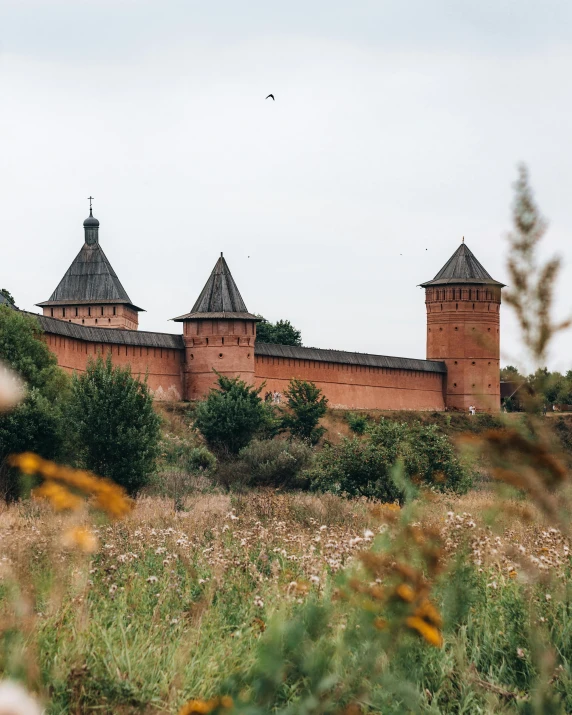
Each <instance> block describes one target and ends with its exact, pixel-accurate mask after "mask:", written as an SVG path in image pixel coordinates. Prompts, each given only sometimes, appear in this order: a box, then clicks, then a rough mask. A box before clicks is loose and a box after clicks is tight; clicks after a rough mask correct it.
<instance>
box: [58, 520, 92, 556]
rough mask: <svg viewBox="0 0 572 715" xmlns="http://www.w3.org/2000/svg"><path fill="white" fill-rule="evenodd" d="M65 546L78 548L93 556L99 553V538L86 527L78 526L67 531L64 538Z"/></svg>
mask: <svg viewBox="0 0 572 715" xmlns="http://www.w3.org/2000/svg"><path fill="white" fill-rule="evenodd" d="M63 542H64V546H68V547H71V546H77V547H79V549H80V550H81V551H84V552H85V553H86V554H93V553H94V552H95V551H97V537H96V536H95V534H94V533H93V532H92V531H90V530H89V529H86V528H85V527H81V526H76V527H74V528H73V529H70V530H69V531H66V533H65V534H64V537H63Z"/></svg>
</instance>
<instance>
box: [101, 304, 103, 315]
mask: <svg viewBox="0 0 572 715" xmlns="http://www.w3.org/2000/svg"><path fill="white" fill-rule="evenodd" d="M101 314H102V315H103V306H101Z"/></svg>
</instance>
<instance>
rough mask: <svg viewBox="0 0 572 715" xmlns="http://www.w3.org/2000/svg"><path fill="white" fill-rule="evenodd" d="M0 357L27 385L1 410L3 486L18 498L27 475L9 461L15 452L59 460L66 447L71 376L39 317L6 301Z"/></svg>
mask: <svg viewBox="0 0 572 715" xmlns="http://www.w3.org/2000/svg"><path fill="white" fill-rule="evenodd" d="M0 360H2V362H4V363H5V364H6V365H8V367H10V368H12V370H14V371H15V372H17V373H18V374H19V375H20V377H22V378H23V380H24V381H25V382H26V388H27V391H26V397H25V398H24V400H23V401H22V402H21V403H20V404H19V405H17V407H16V408H15V409H14V410H12V411H11V412H9V413H7V414H1V415H0V491H1V492H2V496H3V497H4V498H5V499H7V500H9V501H12V500H14V499H17V498H18V496H19V495H20V486H21V480H20V478H19V475H18V474H17V472H16V471H15V470H12V469H9V468H8V467H7V465H6V463H5V462H6V457H7V456H8V455H9V454H12V453H15V452H27V451H30V452H37V453H38V454H40V455H41V456H42V457H45V458H46V459H58V458H59V457H60V456H61V455H62V454H63V452H64V445H65V428H64V416H63V410H64V407H65V405H66V401H67V399H68V397H69V378H68V376H67V375H66V374H65V373H64V372H63V370H61V369H60V368H59V367H58V366H57V360H56V357H55V356H54V355H53V354H52V353H51V352H50V350H49V348H48V346H47V345H46V344H45V342H44V341H43V339H42V331H41V329H40V326H39V324H38V321H37V320H36V318H34V317H33V316H31V315H28V314H26V313H23V312H20V311H17V310H12V308H9V307H8V306H7V305H0Z"/></svg>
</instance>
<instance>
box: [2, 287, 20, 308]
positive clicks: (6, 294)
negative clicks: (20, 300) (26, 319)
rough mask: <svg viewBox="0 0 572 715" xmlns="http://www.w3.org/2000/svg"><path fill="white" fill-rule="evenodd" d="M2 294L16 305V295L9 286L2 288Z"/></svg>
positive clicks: (11, 303)
mask: <svg viewBox="0 0 572 715" xmlns="http://www.w3.org/2000/svg"><path fill="white" fill-rule="evenodd" d="M0 295H3V296H4V298H6V300H7V301H8V303H10V305H13V306H16V301H15V300H14V296H13V295H12V293H10V291H9V290H8V289H7V288H0Z"/></svg>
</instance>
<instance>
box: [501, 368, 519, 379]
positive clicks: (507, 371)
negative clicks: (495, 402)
mask: <svg viewBox="0 0 572 715" xmlns="http://www.w3.org/2000/svg"><path fill="white" fill-rule="evenodd" d="M500 378H501V380H510V381H514V380H524V377H523V376H522V375H521V374H520V372H519V371H518V368H516V367H514V365H507V366H506V367H501V371H500Z"/></svg>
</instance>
